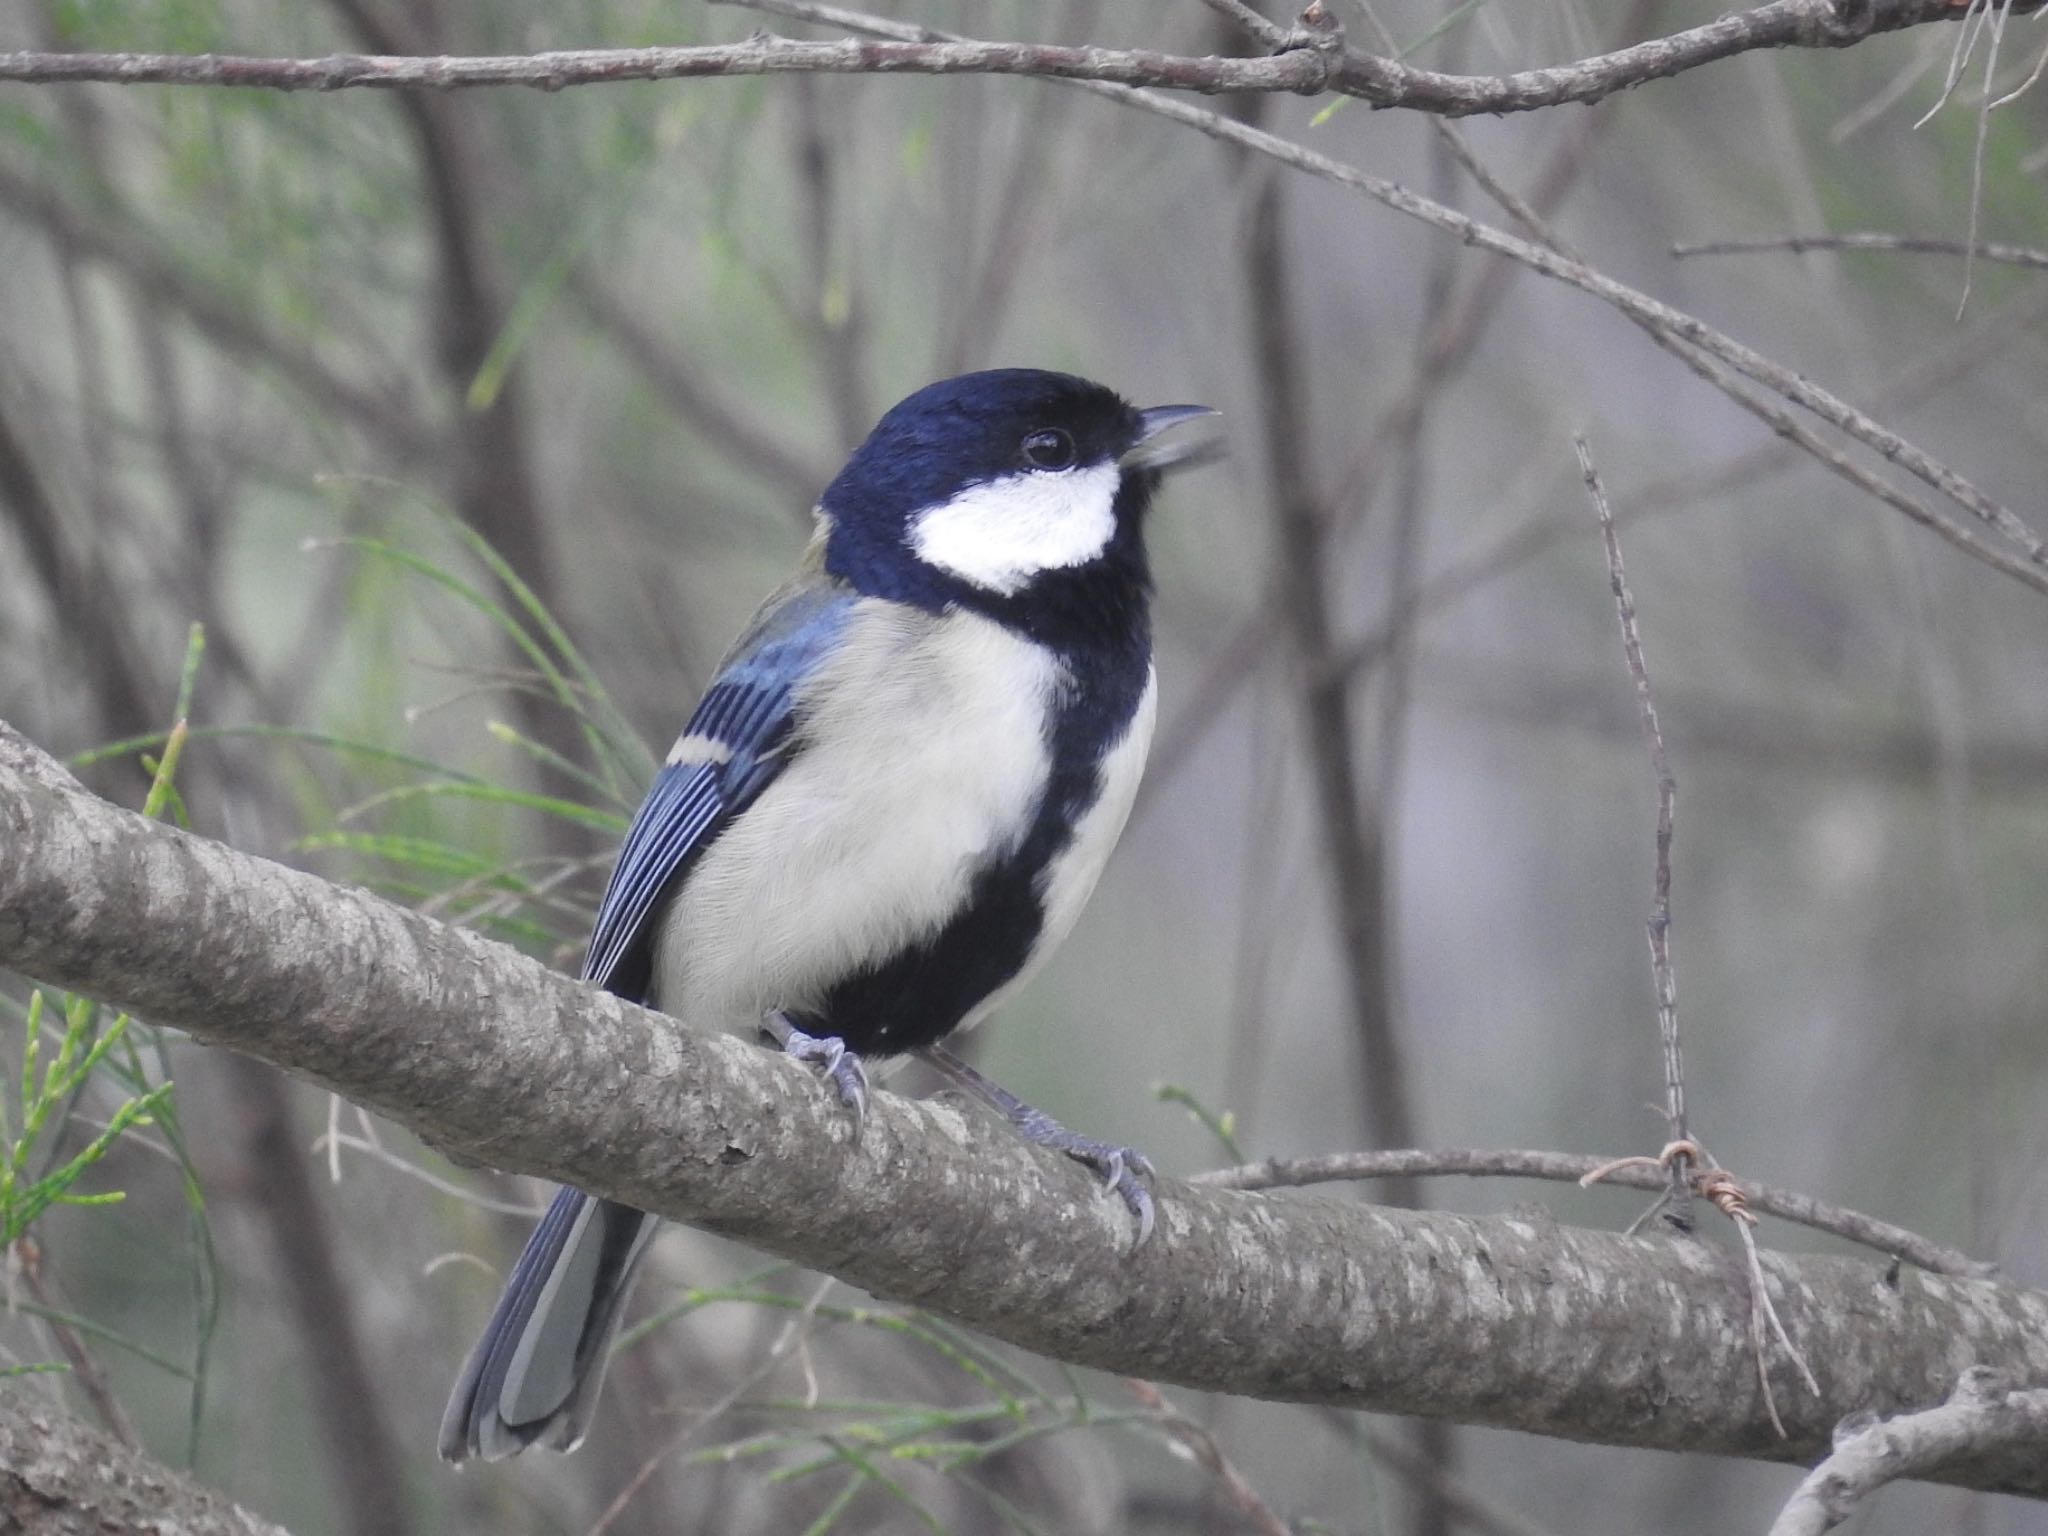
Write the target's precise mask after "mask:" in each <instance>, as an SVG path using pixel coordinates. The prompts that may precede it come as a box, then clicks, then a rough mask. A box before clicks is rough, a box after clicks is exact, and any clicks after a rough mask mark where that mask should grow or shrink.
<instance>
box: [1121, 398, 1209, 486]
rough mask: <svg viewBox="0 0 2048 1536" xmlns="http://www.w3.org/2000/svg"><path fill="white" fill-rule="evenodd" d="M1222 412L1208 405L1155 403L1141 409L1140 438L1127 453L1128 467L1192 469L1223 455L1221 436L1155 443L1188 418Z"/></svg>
mask: <svg viewBox="0 0 2048 1536" xmlns="http://www.w3.org/2000/svg"><path fill="white" fill-rule="evenodd" d="M1217 414H1219V413H1218V412H1217V411H1216V410H1215V409H1213V408H1212V407H1210V406H1206V405H1155V406H1152V407H1150V408H1149V409H1146V410H1142V411H1140V412H1138V422H1139V426H1138V441H1137V442H1136V443H1135V444H1134V445H1133V446H1132V448H1131V450H1130V451H1129V452H1128V453H1126V454H1125V455H1124V457H1123V463H1124V467H1125V468H1127V469H1150V470H1153V471H1154V472H1158V471H1163V470H1168V469H1188V468H1192V467H1193V466H1195V465H1198V464H1207V463H1209V462H1210V461H1211V460H1214V459H1218V458H1221V457H1222V455H1223V444H1222V441H1221V440H1220V439H1218V438H1213V437H1206V438H1193V439H1189V440H1187V441H1184V442H1178V443H1171V444H1162V445H1160V446H1157V447H1154V446H1152V442H1153V439H1155V438H1157V437H1159V436H1160V435H1161V434H1162V433H1166V432H1170V431H1172V430H1173V429H1174V428H1175V427H1178V426H1180V425H1182V424H1183V423H1184V422H1190V421H1199V420H1200V419H1201V418H1202V417H1204V416H1215V415H1217Z"/></svg>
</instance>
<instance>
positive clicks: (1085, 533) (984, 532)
mask: <svg viewBox="0 0 2048 1536" xmlns="http://www.w3.org/2000/svg"><path fill="white" fill-rule="evenodd" d="M1200 414H1206V412H1205V411H1203V410H1202V408H1200V407H1195V406H1164V407H1159V408H1156V409H1154V410H1150V411H1140V410H1138V409H1136V408H1135V407H1133V406H1131V405H1130V404H1129V403H1128V402H1126V401H1125V400H1124V399H1123V398H1122V397H1121V396H1119V395H1117V394H1116V393H1115V392H1114V391H1113V390H1109V389H1105V388H1104V387H1103V386H1102V385H1100V384H1092V383H1090V382H1089V381H1088V380H1086V379H1079V378H1075V377H1074V376H1073V375H1071V374H1064V373H1047V372H1043V371H1041V370H1038V369H1032V368H1001V369H994V370H991V371H989V372H986V373H970V374H964V375H962V376H961V377H959V378H955V379H945V380H941V381H940V382H939V383H936V384H929V385H927V386H925V387H924V388H923V389H921V390H919V391H918V392H917V393H916V394H914V395H912V396H910V397H909V398H908V399H906V400H904V401H903V402H902V403H901V404H900V405H898V406H896V407H895V408H894V409H893V410H891V411H890V412H889V413H888V414H887V415H886V416H884V417H883V418H882V419H881V421H880V422H879V423H877V424H876V426H875V429H874V431H873V432H871V433H870V434H869V435H868V439H867V441H866V442H864V443H862V444H861V445H860V447H859V448H858V449H857V450H855V452H854V455H853V457H852V458H851V459H849V460H848V461H847V464H846V467H845V468H844V469H843V470H841V471H840V472H839V477H838V478H837V479H835V480H834V481H833V482H832V484H831V485H830V486H828V487H827V488H826V490H825V494H824V496H823V497H822V498H820V502H819V505H820V507H821V508H822V510H823V511H824V513H825V515H826V516H827V517H828V518H829V519H830V534H829V538H828V541H827V544H826V566H827V568H828V569H829V570H830V571H831V572H832V573H833V574H834V575H835V576H838V577H839V578H841V579H842V580H844V581H847V582H850V583H851V584H852V585H854V586H855V587H857V588H859V589H860V590H861V591H863V592H867V593H871V594H873V595H875V596H878V597H888V598H893V599H895V600H897V601H899V602H908V603H913V604H915V605H917V606H919V607H925V608H932V609H939V608H944V607H950V606H956V605H964V606H969V607H974V608H979V609H981V610H983V611H986V612H989V613H991V614H992V615H994V616H995V617H998V618H1001V619H1003V620H1004V621H1005V622H1008V623H1012V624H1015V625H1018V626H1019V627H1023V628H1027V629H1035V628H1038V627H1041V626H1040V625H1039V624H1037V623H1035V622H1034V616H1036V615H1040V614H1043V616H1044V617H1045V619H1046V620H1047V621H1048V622H1050V621H1051V619H1052V618H1053V617H1054V614H1053V612H1052V610H1054V609H1058V610H1064V609H1067V608H1070V607H1071V606H1073V605H1074V604H1075V603H1076V602H1079V601H1083V600H1087V599H1088V598H1090V597H1093V598H1100V597H1102V596H1104V595H1106V594H1107V593H1108V591H1109V589H1111V588H1124V589H1128V591H1129V593H1130V594H1131V600H1134V601H1136V602H1138V603H1140V604H1142V602H1143V598H1144V594H1145V591H1146V588H1147V576H1146V569H1145V556H1144V544H1143V537H1142V526H1141V525H1142V521H1143V518H1144V513H1145V510H1146V507H1147V505H1148V504H1149V502H1150V499H1151V495H1152V491H1153V489H1154V487H1155V486H1156V485H1157V483H1158V479H1159V471H1158V469H1157V468H1156V467H1153V466H1151V465H1149V464H1145V463H1141V462H1138V461H1137V460H1135V459H1133V458H1132V457H1131V454H1132V450H1133V449H1135V448H1137V447H1138V446H1139V445H1140V444H1141V443H1143V442H1145V441H1146V440H1147V439H1148V438H1150V437H1152V436H1154V435H1155V434H1156V433H1158V432H1161V431H1164V430H1165V429H1166V428H1167V427H1169V426H1171V425H1173V424H1174V423H1176V422H1179V421H1184V420H1187V419H1189V418H1190V417H1191V416H1194V415H1200ZM1084 587H1085V588H1086V589H1088V591H1087V592H1086V593H1084V592H1083V591H1082V590H1081V589H1082V588H1084Z"/></svg>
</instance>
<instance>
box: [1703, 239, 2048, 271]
mask: <svg viewBox="0 0 2048 1536" xmlns="http://www.w3.org/2000/svg"><path fill="white" fill-rule="evenodd" d="M1765 251H1790V252H1791V253H1792V254H1794V255H1795V256H1796V255H1801V254H1803V253H1805V252H1807V251H1897V252H1911V253H1914V254H1924V255H1931V256H1960V255H1962V254H1964V253H1965V252H1966V251H1967V252H1971V253H1973V254H1974V255H1975V256H1976V257H1977V259H1978V260H1979V261H1996V262H2004V263H2006V264H2008V265H2011V266H2015V267H2031V268H2033V269H2034V270H2036V271H2041V272H2048V250H2043V249H2041V248H2040V247H2038V246H2031V245H2010V244H2007V243H2005V242H2004V241H1999V240H1980V241H1978V242H1977V243H1976V244H1975V245H1972V244H1970V242H1968V241H1966V240H1938V239H1933V238H1930V237H1928V236H1924V235H1888V234H1885V233H1883V232H1882V231H1873V230H1857V231H1853V232H1851V233H1849V234H1841V235H1783V236H1780V237H1779V238H1777V239H1775V240H1701V241H1697V242H1695V243H1693V244H1691V245H1674V246H1673V247H1671V254H1672V255H1673V256H1680V257H1684V256H1749V255H1755V254H1758V253H1761V252H1765Z"/></svg>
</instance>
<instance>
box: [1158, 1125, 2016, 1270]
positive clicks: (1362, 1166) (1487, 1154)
mask: <svg viewBox="0 0 2048 1536" xmlns="http://www.w3.org/2000/svg"><path fill="white" fill-rule="evenodd" d="M1602 1167H1606V1168H1608V1169H1609V1170H1610V1171H1609V1172H1608V1173H1607V1174H1606V1175H1605V1176H1604V1177H1603V1178H1602V1180H1601V1182H1602V1183H1605V1184H1619V1185H1622V1186H1624V1187H1625V1188H1629V1189H1649V1190H1661V1189H1663V1188H1665V1187H1666V1186H1667V1184H1668V1183H1669V1176H1668V1175H1667V1173H1666V1172H1665V1170H1664V1169H1663V1168H1661V1167H1653V1168H1643V1167H1638V1166H1634V1165H1630V1164H1628V1163H1626V1162H1624V1163H1623V1164H1622V1165H1621V1166H1619V1167H1615V1166H1614V1165H1613V1164H1612V1163H1611V1161H1610V1160H1609V1159H1606V1158H1598V1157H1586V1156H1583V1155H1581V1154H1578V1153H1573V1152H1531V1151H1514V1150H1495V1149H1492V1148H1464V1147H1460V1148H1444V1149H1438V1150H1432V1151H1393V1152H1337V1153H1332V1154H1330V1155H1329V1156H1327V1157H1300V1158H1278V1157H1276V1158H1268V1159H1267V1160H1266V1161H1264V1162H1260V1163H1248V1164H1246V1165H1245V1166H1243V1167H1241V1168H1218V1169H1214V1170H1212V1171H1211V1172H1208V1173H1198V1174H1196V1175H1195V1176H1194V1177H1193V1178H1192V1179H1190V1180H1189V1182H1190V1183H1192V1184H1212V1185H1215V1186H1217V1187H1219V1188H1223V1189H1295V1188H1301V1187H1304V1186H1307V1185H1311V1184H1329V1183H1335V1182H1337V1181H1340V1180H1351V1179H1426V1178H1476V1179H1496V1178H1510V1179H1543V1180H1547V1181H1550V1182H1554V1183H1560V1184H1577V1183H1579V1182H1580V1181H1581V1180H1583V1179H1584V1178H1585V1177H1586V1175H1587V1174H1589V1173H1592V1172H1594V1171H1595V1170H1597V1169H1600V1168H1602ZM1742 1187H1743V1190H1744V1191H1745V1193H1746V1194H1747V1195H1748V1197H1749V1204H1750V1206H1751V1207H1752V1208H1753V1209H1755V1210H1759V1211H1763V1212H1765V1213H1766V1214H1768V1215H1771V1216H1777V1217H1781V1218H1783V1219H1784V1220H1786V1221H1790V1222H1794V1223H1796V1224H1797V1225H1799V1226H1802V1227H1811V1228H1812V1229H1813V1230H1815V1231H1816V1232H1828V1233H1832V1234H1833V1235H1834V1236H1836V1237H1840V1238H1844V1239H1846V1240H1847V1241H1849V1242H1852V1243H1858V1244H1861V1245H1862V1246H1863V1247H1866V1248H1872V1249H1875V1250H1876V1251H1877V1252H1879V1253H1885V1254H1890V1255H1892V1256H1893V1257H1894V1258H1898V1259H1903V1260H1904V1261H1905V1262H1907V1263H1908V1264H1911V1265H1913V1266H1914V1267H1915V1268H1918V1269H1924V1270H1927V1271H1928V1272H1929V1273H1931V1274H1938V1275H1961V1276H1972V1277H1977V1278H1983V1277H1986V1276H1989V1275H1993V1274H1996V1273H1997V1268H1998V1267H1997V1266H1996V1265H1995V1264H1987V1263H1985V1262H1983V1261H1982V1260H1979V1259H1973V1258H1971V1257H1970V1256H1969V1255H1968V1254H1966V1253H1964V1252H1962V1251H1961V1250H1959V1249H1955V1248H1950V1247H1948V1246H1947V1245H1946V1244H1943V1243H1937V1242H1933V1241H1931V1240H1930V1239H1928V1238H1925V1237H1922V1236H1920V1234H1918V1233H1917V1232H1909V1231H1907V1230H1906V1229H1905V1228H1904V1227H1897V1226H1893V1225H1892V1224H1891V1223H1890V1222H1885V1221H1879V1220H1878V1219H1877V1218H1876V1217H1874V1216H1866V1215H1864V1214H1863V1213H1862V1212H1860V1211H1851V1210H1847V1209H1845V1208H1843V1207H1841V1206H1837V1205H1829V1204H1827V1203H1826V1202H1824V1201H1820V1200H1816V1199H1814V1198H1813V1197H1812V1196H1811V1195H1803V1194H1800V1193H1798V1192H1797V1191H1795V1190H1789V1189H1776V1188H1773V1187H1772V1186H1770V1185H1768V1184H1757V1183H1753V1182H1751V1181H1749V1180H1744V1181H1743V1186H1742Z"/></svg>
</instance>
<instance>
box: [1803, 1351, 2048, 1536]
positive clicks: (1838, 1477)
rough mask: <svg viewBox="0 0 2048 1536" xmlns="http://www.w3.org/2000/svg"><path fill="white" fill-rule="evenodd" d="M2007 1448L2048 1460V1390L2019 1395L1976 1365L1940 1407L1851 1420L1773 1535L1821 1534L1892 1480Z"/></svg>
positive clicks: (2000, 1377) (1846, 1421)
mask: <svg viewBox="0 0 2048 1536" xmlns="http://www.w3.org/2000/svg"><path fill="white" fill-rule="evenodd" d="M2001 1450H2006V1451H2012V1450H2017V1451H2018V1452H2019V1453H2020V1454H2023V1455H2031V1456H2034V1457H2036V1458H2038V1459H2040V1460H2044V1461H2048V1389H2040V1388H2037V1389H2035V1390H2033V1391H2030V1392H2021V1391H2014V1390H2013V1387H2012V1383H2011V1381H2010V1380H2009V1379H2007V1378H2006V1377H2004V1376H2003V1375H2002V1374H2001V1373H1999V1372H1998V1371H1995V1370H1992V1369H1990V1368H1989V1367H1986V1366H1973V1367H1971V1368H1970V1369H1969V1370H1967V1371H1965V1372H1963V1375H1962V1379H1961V1380H1960V1381H1958V1382H1957V1383H1956V1389H1955V1392H1954V1393H1953V1394H1952V1395H1951V1396H1950V1398H1949V1400H1948V1401H1947V1402H1945V1403H1943V1404H1942V1405H1941V1406H1940V1407H1938V1408H1929V1409H1926V1410H1924V1411H1923V1412H1920V1413H1907V1414H1901V1415H1899V1416H1898V1417H1897V1418H1895V1419H1889V1420H1882V1421H1881V1420H1879V1419H1878V1418H1876V1416H1875V1415H1872V1414H1867V1413H1864V1414H1856V1415H1854V1416H1852V1417H1850V1418H1847V1419H1844V1420H1843V1421H1842V1423H1841V1425H1840V1427H1839V1428H1837V1429H1836V1431H1835V1451H1834V1454H1833V1455H1832V1456H1830V1457H1828V1459H1827V1460H1826V1461H1823V1462H1822V1463H1821V1464H1820V1465H1819V1466H1817V1467H1815V1468H1814V1469H1813V1471H1812V1472H1811V1473H1809V1474H1808V1475H1807V1477H1806V1480H1805V1481H1804V1482H1802V1483H1801V1484H1800V1485H1799V1488H1798V1490H1797V1491H1796V1492H1795V1493H1794V1494H1793V1495H1792V1497H1791V1499H1790V1500H1789V1501H1788V1502H1787V1503H1786V1505H1785V1507H1784V1509H1782V1510H1781V1511H1779V1514H1778V1518H1777V1519H1776V1521H1774V1522H1773V1523H1772V1525H1771V1536H1820V1533H1821V1532H1823V1531H1829V1530H1832V1529H1834V1527H1836V1526H1838V1525H1840V1524H1841V1523H1842V1522H1843V1521H1844V1520H1846V1519H1848V1518H1849V1517H1850V1516H1851V1515H1852V1514H1854V1513H1855V1511H1856V1507H1857V1505H1858V1504H1860V1503H1861V1502H1862V1501H1863V1500H1864V1499H1866V1498H1868V1497H1869V1496H1870V1495H1871V1494H1873V1493H1875V1492H1876V1491H1877V1490H1878V1489H1879V1488H1882V1487H1883V1486H1884V1485H1885V1484H1886V1483H1890V1482H1896V1481H1897V1480H1898V1479H1900V1478H1907V1477H1926V1476H1928V1475H1930V1474H1931V1473H1934V1472H1937V1471H1939V1470H1941V1469H1943V1468H1946V1467H1951V1466H1954V1465H1956V1464H1958V1463H1968V1462H1970V1461H1973V1460H1976V1459H1980V1458H1983V1457H1986V1456H1989V1455H1995V1454H1997V1453H1998V1452H2000V1451H2001Z"/></svg>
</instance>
